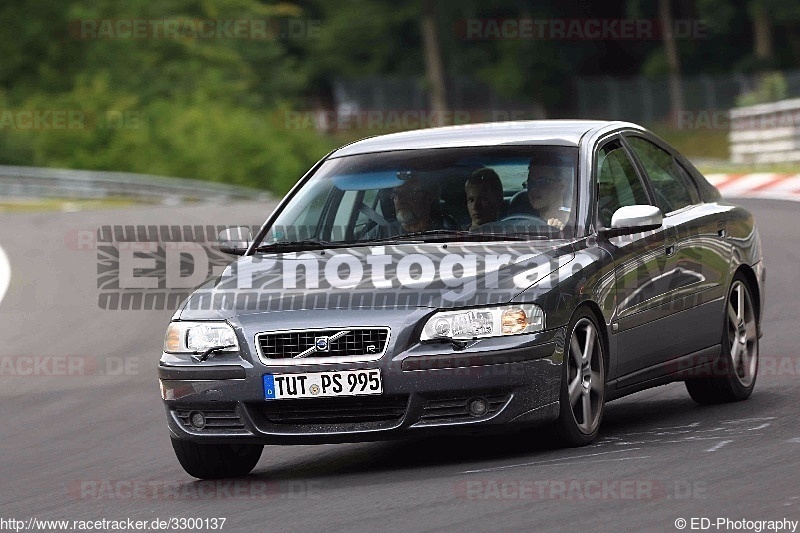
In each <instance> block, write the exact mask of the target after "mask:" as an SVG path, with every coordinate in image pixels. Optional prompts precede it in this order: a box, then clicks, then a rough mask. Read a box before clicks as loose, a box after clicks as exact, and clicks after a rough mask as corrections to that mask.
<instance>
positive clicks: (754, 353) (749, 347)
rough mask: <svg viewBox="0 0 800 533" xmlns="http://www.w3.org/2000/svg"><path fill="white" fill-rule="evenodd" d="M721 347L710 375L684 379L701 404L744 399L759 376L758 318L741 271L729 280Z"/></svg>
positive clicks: (690, 394)
mask: <svg viewBox="0 0 800 533" xmlns="http://www.w3.org/2000/svg"><path fill="white" fill-rule="evenodd" d="M724 320H725V326H724V327H723V330H722V349H721V351H720V356H719V359H718V360H717V362H716V363H715V364H714V367H713V370H712V374H713V375H712V376H710V377H701V378H691V379H687V380H686V390H688V391H689V396H691V397H692V399H693V400H694V401H696V402H697V403H699V404H702V405H710V404H717V403H725V402H738V401H741V400H746V399H747V398H749V397H750V394H751V393H752V392H753V388H754V387H755V385H756V376H757V375H758V317H757V316H756V311H755V307H754V305H753V298H752V293H751V292H750V288H749V286H748V284H747V280H746V279H745V277H744V276H743V275H742V274H736V275H735V276H734V278H733V281H732V282H731V288H730V291H728V299H727V301H726V303H725V316H724Z"/></svg>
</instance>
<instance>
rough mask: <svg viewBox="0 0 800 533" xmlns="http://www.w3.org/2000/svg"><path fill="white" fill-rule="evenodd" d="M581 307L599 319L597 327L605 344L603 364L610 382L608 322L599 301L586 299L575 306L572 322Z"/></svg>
mask: <svg viewBox="0 0 800 533" xmlns="http://www.w3.org/2000/svg"><path fill="white" fill-rule="evenodd" d="M581 309H587V310H588V311H589V312H590V313H591V314H592V316H594V319H595V320H596V321H597V325H598V328H597V329H598V330H599V331H600V339H601V342H602V344H603V364H604V366H605V376H606V382H608V375H609V374H608V372H609V368H610V364H611V350H610V339H609V334H608V324H606V321H605V318H604V317H603V312H602V311H601V310H600V306H599V305H597V302H595V301H593V300H584V301H582V302H581V303H580V304H578V306H577V307H575V310H574V311H573V312H572V316H571V317H570V323H572V320H573V319H574V318H575V315H576V314H578V312H579V311H580V310H581ZM570 333H571V332H569V331H568V332H567V335H569V334H570Z"/></svg>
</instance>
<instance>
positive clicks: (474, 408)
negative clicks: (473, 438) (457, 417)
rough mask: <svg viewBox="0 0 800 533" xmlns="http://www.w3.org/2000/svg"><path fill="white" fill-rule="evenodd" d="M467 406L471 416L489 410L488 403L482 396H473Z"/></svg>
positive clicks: (479, 414) (480, 414) (482, 413)
mask: <svg viewBox="0 0 800 533" xmlns="http://www.w3.org/2000/svg"><path fill="white" fill-rule="evenodd" d="M467 408H468V409H469V414H471V415H472V416H483V415H485V414H486V412H487V411H488V410H489V404H487V403H486V400H484V399H483V398H475V399H473V400H470V401H469V404H468V405H467Z"/></svg>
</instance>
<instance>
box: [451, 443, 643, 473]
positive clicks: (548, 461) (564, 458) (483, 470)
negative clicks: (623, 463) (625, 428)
mask: <svg viewBox="0 0 800 533" xmlns="http://www.w3.org/2000/svg"><path fill="white" fill-rule="evenodd" d="M638 449H639V448H628V449H626V450H615V451H613V452H598V453H585V454H582V455H575V456H572V457H562V458H560V459H546V460H544V461H533V462H531V463H520V464H514V465H503V466H495V467H492V468H479V469H477V470H465V471H463V472H461V473H462V474H480V473H482V472H497V471H498V470H506V469H508V468H519V467H521V466H539V465H540V466H545V465H547V464H548V463H559V464H560V463H564V462H569V463H571V462H573V460H574V459H586V458H587V457H597V456H598V455H609V454H612V453H625V452H631V451H633V450H638ZM623 459H624V458H623Z"/></svg>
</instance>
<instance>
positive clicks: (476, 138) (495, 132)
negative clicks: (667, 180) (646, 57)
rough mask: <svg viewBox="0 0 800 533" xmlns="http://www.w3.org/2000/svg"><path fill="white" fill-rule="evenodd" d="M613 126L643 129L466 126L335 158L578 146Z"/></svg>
mask: <svg viewBox="0 0 800 533" xmlns="http://www.w3.org/2000/svg"><path fill="white" fill-rule="evenodd" d="M610 126H617V127H631V128H636V129H642V128H641V126H637V125H636V124H631V123H628V122H618V121H606V120H527V121H512V122H489V123H485V124H465V125H460V126H445V127H441V128H428V129H421V130H412V131H404V132H400V133H390V134H388V135H379V136H376V137H369V138H367V139H362V140H360V141H356V142H354V143H351V144H348V145H346V146H343V147H342V148H340V149H338V150H336V151H334V152H333V153H332V154H331V157H342V156H347V155H355V154H365V153H371V152H386V151H392V150H414V149H427V148H454V147H459V146H465V147H468V146H499V145H527V144H544V145H558V146H578V143H579V142H580V140H581V137H583V136H584V135H585V134H586V133H588V132H590V131H595V130H600V129H603V128H606V127H610Z"/></svg>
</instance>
